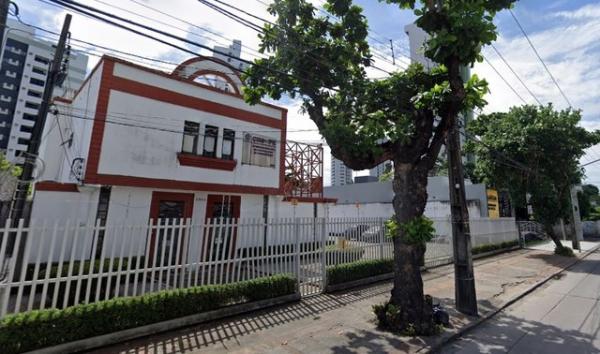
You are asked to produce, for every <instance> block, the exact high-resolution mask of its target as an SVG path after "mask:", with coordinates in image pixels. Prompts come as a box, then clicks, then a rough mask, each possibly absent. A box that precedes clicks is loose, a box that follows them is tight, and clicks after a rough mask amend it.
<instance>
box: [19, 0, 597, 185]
mask: <svg viewBox="0 0 600 354" xmlns="http://www.w3.org/2000/svg"><path fill="white" fill-rule="evenodd" d="M226 1H227V2H229V3H232V4H235V5H237V6H240V7H242V8H243V9H245V10H247V11H249V12H252V13H255V14H257V15H259V16H263V17H268V14H267V13H266V11H265V5H264V4H263V2H265V1H266V0H244V1H233V0H226ZM82 2H84V3H87V4H90V5H92V6H95V7H98V8H102V9H106V10H108V11H111V12H113V13H115V14H120V15H123V16H126V17H129V18H133V19H135V20H137V21H141V22H144V23H152V22H151V21H150V20H148V19H144V18H140V17H137V18H136V17H135V16H136V15H141V16H148V17H150V18H152V19H153V20H158V21H162V22H163V23H167V24H170V25H172V26H176V27H178V28H180V29H175V28H168V29H170V30H171V31H172V32H174V33H176V34H179V35H181V36H186V37H188V38H190V39H194V40H196V41H200V42H202V43H205V44H207V45H210V46H212V45H215V44H218V45H223V44H228V40H230V39H233V38H236V39H241V40H242V41H243V43H244V44H245V45H246V46H247V47H246V48H244V50H243V54H242V56H243V57H245V58H246V59H254V58H255V57H256V53H255V52H253V51H252V48H257V46H258V39H257V38H256V33H255V32H252V31H249V30H248V29H247V28H245V27H240V25H237V24H236V23H234V22H232V21H231V20H230V19H228V18H226V17H224V16H222V15H219V14H216V13H214V12H212V10H210V9H208V8H206V7H204V6H203V5H201V4H200V3H198V2H197V1H195V0H170V1H165V0H127V1H124V0H82ZM136 2H139V3H143V4H146V5H148V6H151V7H153V8H157V9H160V10H161V11H164V12H167V13H169V14H171V15H173V16H175V17H177V18H180V19H183V20H186V21H188V22H191V23H193V24H195V25H197V26H200V27H202V28H204V29H209V30H211V31H212V32H215V33H218V34H219V35H220V36H215V35H212V34H209V33H207V32H205V31H203V30H201V29H199V28H196V27H193V26H190V25H189V24H186V23H183V22H180V21H177V20H174V19H172V18H168V17H165V16H164V15H161V14H158V13H156V12H152V11H150V10H148V9H147V8H144V7H142V6H140V5H139V4H136ZM312 2H313V3H316V4H319V3H322V2H323V0H312ZM355 2H356V3H357V4H359V5H361V6H363V8H364V12H365V15H366V17H367V19H368V21H369V25H370V27H371V30H372V32H371V36H372V38H374V39H373V45H374V46H376V47H377V48H378V52H379V55H380V56H384V57H387V58H391V57H390V50H389V48H388V47H387V46H386V45H382V44H381V43H378V42H377V41H381V42H384V43H387V42H388V41H389V39H393V41H394V44H395V46H396V50H397V51H398V52H400V53H397V55H398V56H399V57H400V56H401V54H407V50H406V47H407V40H408V39H407V37H406V35H405V34H404V26H405V25H406V24H408V23H410V22H412V21H413V19H414V16H413V14H412V13H411V12H410V11H406V10H404V11H402V10H399V9H398V8H397V7H396V6H394V5H387V4H385V3H380V2H378V1H374V0H355ZM18 4H19V7H20V9H21V17H22V19H23V20H24V21H25V22H29V23H35V24H37V25H39V26H42V27H44V28H48V29H52V30H54V31H58V30H59V29H60V24H61V21H62V19H63V18H64V11H62V10H61V9H59V8H56V7H54V6H51V5H47V4H44V3H42V2H40V1H37V0H24V1H18ZM114 6H118V7H122V9H116V8H115V7H114ZM124 11H132V12H133V13H134V14H136V15H133V14H131V13H127V12H124ZM513 11H514V13H515V14H516V16H517V17H518V18H519V20H520V21H521V23H522V25H523V27H524V28H525V30H526V31H527V32H528V34H529V35H530V38H531V40H532V41H533V43H534V44H535V46H536V47H537V49H538V51H539V52H540V55H541V56H542V57H543V59H544V60H545V62H546V63H547V64H548V67H549V68H550V71H551V72H552V73H553V75H554V76H555V78H556V79H557V81H558V82H559V84H560V85H561V87H562V89H563V90H564V92H565V94H566V95H567V97H568V98H569V100H570V101H571V102H572V103H573V106H574V107H576V108H580V109H582V110H583V115H584V121H583V122H582V125H583V126H585V127H586V128H588V129H599V128H600V90H599V89H598V88H599V86H600V85H599V83H600V65H598V62H599V60H600V2H598V1H592V0H587V1H585V0H555V1H548V0H546V1H544V0H522V1H519V2H517V3H516V6H515V8H514V10H513ZM496 23H497V25H498V30H499V38H498V40H497V41H496V43H495V46H496V48H498V49H499V51H500V52H501V54H502V55H503V56H504V57H505V58H506V59H507V61H508V62H509V63H510V65H511V66H512V67H513V69H514V70H515V71H516V72H517V74H518V75H519V77H520V78H521V79H522V80H523V81H524V82H525V84H526V85H527V86H528V87H529V89H530V90H531V91H533V93H534V94H535V95H536V96H537V97H538V98H539V99H540V100H541V101H542V102H544V103H545V102H552V103H553V104H554V105H555V106H556V107H558V108H565V107H567V104H566V102H565V100H564V99H563V98H562V96H561V95H560V93H559V92H558V90H557V88H556V86H554V84H553V83H552V81H551V79H550V77H549V76H548V74H547V73H546V72H545V71H544V69H543V67H542V65H541V64H540V62H539V61H538V60H537V58H536V57H535V55H534V53H533V51H532V50H531V48H530V47H529V45H528V43H527V42H526V41H525V39H524V37H523V35H522V34H521V32H520V30H519V29H518V27H517V25H516V24H515V22H514V20H513V19H512V17H511V16H510V14H509V13H508V12H507V11H504V12H502V13H500V14H498V16H497V18H496ZM154 25H156V26H159V27H161V28H165V26H164V25H161V24H157V23H154ZM72 36H73V38H77V39H83V40H86V41H89V42H93V43H96V44H100V45H104V46H107V47H110V48H115V49H119V50H123V51H127V52H135V53H137V54H141V55H144V56H148V57H152V58H160V59H163V60H167V61H170V62H173V63H177V62H180V61H182V60H184V59H186V58H188V57H189V55H188V54H186V53H181V52H178V51H176V50H174V49H172V48H169V47H167V46H164V45H161V44H157V43H156V42H153V41H150V40H146V39H140V38H139V37H136V36H135V35H131V34H128V33H126V32H123V31H122V30H118V29H114V28H111V27H110V26H107V25H103V24H99V23H97V22H95V21H93V20H90V19H86V18H84V17H81V16H80V15H75V17H74V20H73V24H72ZM87 49H88V50H92V51H94V50H95V52H96V53H97V54H100V53H101V52H105V51H103V50H96V49H94V48H93V47H87ZM200 53H201V54H204V55H208V54H209V53H208V52H207V51H202V50H201V51H200ZM483 53H484V55H485V56H486V58H487V59H488V60H489V62H490V63H491V64H492V65H493V66H494V67H495V68H496V69H497V70H498V71H499V72H500V74H501V75H502V76H503V77H504V78H505V79H506V80H507V81H508V82H509V83H510V84H511V85H512V86H513V87H514V88H515V90H516V91H517V92H518V93H519V94H520V95H521V96H522V97H523V98H524V99H525V101H526V102H527V103H534V102H535V101H534V100H533V98H532V97H531V96H530V95H529V94H528V93H527V91H526V89H525V88H524V87H523V86H522V85H521V84H520V83H519V81H518V80H517V78H516V77H515V76H514V75H513V74H512V73H511V72H510V70H509V68H508V67H507V66H506V65H505V64H504V63H503V62H502V61H501V59H500V58H499V57H498V56H497V55H496V53H495V52H494V51H493V50H492V49H491V48H484V49H483ZM402 60H403V59H400V60H399V61H402ZM404 60H405V59H404ZM96 61H97V58H93V57H92V58H91V59H90V66H91V65H92V64H93V63H95V62H96ZM147 64H148V65H150V66H154V67H157V68H160V69H164V70H169V69H170V67H169V65H162V64H157V63H154V62H148V63H147ZM377 65H378V66H380V67H383V68H385V69H388V70H394V69H398V68H395V67H393V66H391V64H389V63H387V62H385V61H381V60H379V61H378V63H377ZM399 66H400V67H401V66H402V65H399ZM473 71H474V72H475V73H477V74H478V75H480V76H483V77H484V78H486V80H488V82H489V83H490V89H491V93H490V94H489V95H488V96H487V100H488V106H487V107H486V109H485V112H493V111H505V110H507V109H508V108H509V107H510V106H514V105H519V104H522V103H523V102H522V101H521V100H520V99H519V98H518V97H517V96H516V95H515V94H514V93H513V92H512V90H511V89H510V88H509V87H508V86H507V85H506V83H504V81H503V80H502V79H501V78H500V76H498V74H496V73H495V72H494V70H493V69H492V68H491V67H490V66H489V65H488V64H487V63H481V64H476V65H475V67H474V69H473ZM374 75H377V76H382V75H383V74H382V73H381V72H379V73H374ZM282 104H284V105H286V106H288V107H289V108H290V114H289V124H288V126H289V129H290V132H289V134H288V135H289V137H290V138H292V139H295V140H305V141H318V140H319V139H320V136H319V135H318V133H317V132H306V131H303V132H294V130H306V129H313V128H314V125H313V124H312V122H311V121H310V120H309V119H308V118H307V117H305V116H303V115H302V114H301V113H300V112H299V111H298V105H297V103H294V102H289V101H285V102H282ZM597 158H600V147H595V148H593V149H590V150H589V153H588V154H587V155H586V156H584V158H583V159H582V163H585V162H588V161H592V160H594V159H597ZM328 167H329V166H328V164H327V161H326V169H327V168H328ZM587 175H588V180H589V181H591V182H593V183H597V184H600V164H598V165H592V166H590V167H589V168H587Z"/></svg>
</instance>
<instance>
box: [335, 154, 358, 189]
mask: <svg viewBox="0 0 600 354" xmlns="http://www.w3.org/2000/svg"><path fill="white" fill-rule="evenodd" d="M352 182H353V180H352V169H351V168H349V167H347V166H346V165H344V163H343V162H342V161H340V160H338V159H336V158H335V157H333V156H332V157H331V185H332V186H343V185H346V184H351V183H352Z"/></svg>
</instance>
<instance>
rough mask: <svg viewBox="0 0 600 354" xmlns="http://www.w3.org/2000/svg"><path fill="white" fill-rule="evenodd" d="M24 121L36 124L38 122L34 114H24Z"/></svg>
mask: <svg viewBox="0 0 600 354" xmlns="http://www.w3.org/2000/svg"><path fill="white" fill-rule="evenodd" d="M23 119H25V120H30V121H33V122H35V121H36V120H37V116H34V115H33V114H29V113H24V114H23Z"/></svg>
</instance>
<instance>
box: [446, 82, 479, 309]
mask: <svg viewBox="0 0 600 354" xmlns="http://www.w3.org/2000/svg"><path fill="white" fill-rule="evenodd" d="M464 73H465V74H466V75H464V76H468V71H466V70H465V71H464ZM463 79H464V78H463ZM446 147H447V148H448V184H449V185H450V211H451V215H452V246H453V250H454V295H455V296H454V297H455V301H456V308H457V309H458V311H460V312H462V313H464V314H467V315H473V316H475V315H477V296H476V294H475V277H474V273H473V257H472V255H471V232H470V228H469V210H468V209H467V197H466V194H465V178H464V173H463V165H462V154H461V147H460V127H459V119H456V121H455V122H454V124H453V125H452V128H451V129H450V131H449V132H448V139H447V144H446Z"/></svg>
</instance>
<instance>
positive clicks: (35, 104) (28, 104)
mask: <svg viewBox="0 0 600 354" xmlns="http://www.w3.org/2000/svg"><path fill="white" fill-rule="evenodd" d="M25 107H27V108H31V109H40V105H39V104H37V103H33V102H29V101H27V102H25Z"/></svg>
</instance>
